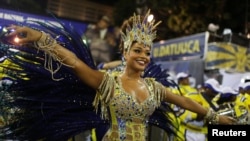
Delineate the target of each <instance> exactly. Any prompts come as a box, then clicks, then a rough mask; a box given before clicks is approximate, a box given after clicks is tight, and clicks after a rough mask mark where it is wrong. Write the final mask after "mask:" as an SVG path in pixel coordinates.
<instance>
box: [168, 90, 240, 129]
mask: <svg viewBox="0 0 250 141" xmlns="http://www.w3.org/2000/svg"><path fill="white" fill-rule="evenodd" d="M166 102H169V103H173V104H175V105H178V106H180V107H182V108H183V109H186V110H189V111H192V112H194V113H197V114H198V115H199V116H201V117H204V118H205V119H206V120H209V121H208V122H217V123H218V124H233V123H235V122H236V120H235V119H233V118H231V117H228V116H223V115H217V114H216V113H215V112H212V111H211V110H209V109H206V108H204V107H203V106H201V105H200V104H199V103H197V102H196V101H194V100H192V99H190V98H187V97H184V96H180V95H176V94H173V93H172V92H170V91H168V90H166Z"/></svg>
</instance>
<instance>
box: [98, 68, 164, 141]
mask: <svg viewBox="0 0 250 141" xmlns="http://www.w3.org/2000/svg"><path fill="white" fill-rule="evenodd" d="M144 80H145V84H146V86H147V88H148V90H149V94H150V96H149V97H148V98H147V99H146V100H145V101H143V102H142V103H138V102H137V101H136V100H135V99H134V98H133V97H132V96H131V95H129V94H127V93H126V92H125V91H124V89H123V88H122V84H121V81H120V78H119V76H111V75H109V74H108V73H106V74H105V77H104V80H103V82H102V83H101V85H100V87H99V89H98V93H99V94H98V95H97V96H96V97H97V100H96V101H95V103H94V105H97V104H98V103H99V101H100V102H101V103H102V105H101V107H102V112H103V114H104V118H108V117H107V115H111V119H110V120H111V128H110V129H109V130H108V132H107V133H106V134H105V136H104V138H103V140H104V141H106V140H107V141H111V140H112V141H119V140H133V141H145V140H147V135H148V133H147V122H148V118H149V116H150V115H152V113H153V112H154V111H155V108H157V107H159V106H160V104H161V101H162V100H163V99H164V98H165V97H164V96H165V88H164V86H163V85H160V84H159V83H158V82H156V81H154V80H153V79H150V78H145V79H144ZM113 90H114V94H113V93H112V92H113ZM107 106H109V110H107V109H106V108H107ZM108 111H110V113H109V114H108V113H107V112H108Z"/></svg>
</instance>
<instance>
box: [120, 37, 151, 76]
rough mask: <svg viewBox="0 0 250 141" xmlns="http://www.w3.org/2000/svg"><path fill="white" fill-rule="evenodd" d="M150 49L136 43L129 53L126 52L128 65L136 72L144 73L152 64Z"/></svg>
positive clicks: (125, 56)
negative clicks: (150, 63)
mask: <svg viewBox="0 0 250 141" xmlns="http://www.w3.org/2000/svg"><path fill="white" fill-rule="evenodd" d="M150 52H151V50H150V47H148V46H145V45H144V44H141V43H138V42H134V43H133V44H132V46H131V48H130V50H128V51H124V54H123V55H124V58H125V60H126V64H127V66H128V67H130V68H131V69H134V70H135V71H144V70H145V68H146V67H147V65H148V64H149V62H150Z"/></svg>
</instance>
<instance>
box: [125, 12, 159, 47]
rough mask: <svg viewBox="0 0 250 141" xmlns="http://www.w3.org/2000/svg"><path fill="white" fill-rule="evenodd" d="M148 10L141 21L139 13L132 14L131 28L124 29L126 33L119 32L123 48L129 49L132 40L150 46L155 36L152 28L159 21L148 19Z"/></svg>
mask: <svg viewBox="0 0 250 141" xmlns="http://www.w3.org/2000/svg"><path fill="white" fill-rule="evenodd" d="M149 15H150V10H148V12H147V14H146V15H145V17H144V19H143V21H141V18H140V15H136V14H134V16H133V18H132V20H133V25H132V28H131V27H130V26H128V27H127V29H126V34H125V33H123V32H121V38H122V40H123V41H124V48H125V49H127V50H128V51H129V50H130V47H131V44H132V42H133V41H137V42H138V43H143V44H144V45H146V46H150V47H151V46H152V45H153V40H154V39H155V38H156V31H155V30H154V29H155V28H156V27H157V26H158V25H159V24H160V23H161V21H159V22H157V23H156V24H155V20H154V19H153V20H151V21H148V17H149Z"/></svg>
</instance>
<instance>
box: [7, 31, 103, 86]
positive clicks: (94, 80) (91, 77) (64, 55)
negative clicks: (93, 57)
mask: <svg viewBox="0 0 250 141" xmlns="http://www.w3.org/2000/svg"><path fill="white" fill-rule="evenodd" d="M8 30H13V32H11V33H10V34H9V35H8V36H16V37H18V38H19V40H18V41H16V43H17V44H26V43H37V44H38V43H40V44H45V45H46V41H47V40H49V42H51V41H54V43H53V46H48V47H47V49H44V51H45V52H46V51H48V52H50V53H52V54H54V55H56V57H57V58H59V59H60V60H61V62H62V63H63V64H65V65H67V66H70V68H72V70H73V71H74V72H75V74H76V75H77V76H78V77H79V78H80V79H81V80H82V81H83V82H84V83H85V84H87V85H89V86H90V87H92V88H94V89H97V88H98V87H99V85H100V83H101V81H102V79H103V76H104V73H103V72H100V71H98V70H94V69H92V68H90V67H89V66H88V65H86V64H85V63H84V62H83V61H82V60H80V59H79V58H78V57H77V56H76V55H75V54H74V53H73V52H71V51H70V50H68V49H66V48H64V47H63V46H61V45H60V44H57V43H56V42H55V40H54V39H48V38H49V35H48V34H46V33H43V32H40V31H37V30H34V29H32V28H29V27H20V26H11V27H8ZM20 35H25V36H20ZM49 44H50V43H48V45H49ZM34 46H35V45H34ZM37 48H38V49H40V48H39V44H38V45H37Z"/></svg>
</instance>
